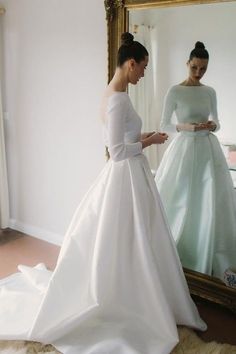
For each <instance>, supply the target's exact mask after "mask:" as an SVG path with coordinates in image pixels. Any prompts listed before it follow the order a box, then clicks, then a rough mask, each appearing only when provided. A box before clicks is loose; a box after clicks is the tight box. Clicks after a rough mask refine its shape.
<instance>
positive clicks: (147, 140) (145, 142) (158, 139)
mask: <svg viewBox="0 0 236 354" xmlns="http://www.w3.org/2000/svg"><path fill="white" fill-rule="evenodd" d="M167 139H168V135H167V134H166V133H158V132H149V133H143V134H142V135H141V143H142V147H143V149H144V148H145V147H147V146H150V145H153V144H164V142H165V141H166V140H167Z"/></svg>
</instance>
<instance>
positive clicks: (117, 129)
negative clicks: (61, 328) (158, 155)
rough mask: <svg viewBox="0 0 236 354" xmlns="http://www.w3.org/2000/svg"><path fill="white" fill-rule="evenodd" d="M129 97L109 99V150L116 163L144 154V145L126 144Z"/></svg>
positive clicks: (113, 96)
mask: <svg viewBox="0 0 236 354" xmlns="http://www.w3.org/2000/svg"><path fill="white" fill-rule="evenodd" d="M127 107H128V106H127V97H126V96H123V95H119V96H118V95H112V96H111V97H110V98H109V102H108V110H107V129H108V149H109V153H110V157H111V159H112V160H114V161H121V160H124V159H126V158H129V157H132V156H135V155H138V154H140V153H142V143H141V142H140V141H138V142H137V143H130V144H127V143H125V142H124V135H125V120H126V114H127Z"/></svg>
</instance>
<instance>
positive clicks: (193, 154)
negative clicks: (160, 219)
mask: <svg viewBox="0 0 236 354" xmlns="http://www.w3.org/2000/svg"><path fill="white" fill-rule="evenodd" d="M155 181H156V184H157V188H158V190H159V193H160V196H161V199H162V202H163V205H164V209H165V211H166V214H167V218H168V222H169V225H170V228H171V231H172V234H173V237H174V239H175V241H176V243H177V249H178V253H179V256H180V260H181V263H182V265H183V266H184V267H186V268H189V269H194V270H196V271H199V272H201V273H206V274H209V275H214V276H216V277H219V278H223V273H224V271H225V270H226V269H227V268H229V267H231V268H235V267H236V198H235V192H234V188H233V183H232V179H231V176H230V173H229V170H228V166H227V163H226V159H225V157H224V154H223V152H222V149H221V147H220V144H219V142H218V139H217V138H216V136H215V135H214V134H212V133H209V132H206V131H201V132H193V133H191V132H182V133H180V134H178V136H177V137H176V138H175V139H174V140H173V141H172V143H171V144H170V145H169V147H168V149H167V150H166V152H165V154H164V157H163V159H162V161H161V164H160V166H159V169H158V171H157V174H156V177H155Z"/></svg>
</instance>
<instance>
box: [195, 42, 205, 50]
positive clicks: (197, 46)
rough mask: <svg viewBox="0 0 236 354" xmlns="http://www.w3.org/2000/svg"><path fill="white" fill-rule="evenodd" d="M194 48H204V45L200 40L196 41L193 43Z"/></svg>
mask: <svg viewBox="0 0 236 354" xmlns="http://www.w3.org/2000/svg"><path fill="white" fill-rule="evenodd" d="M195 49H205V45H204V44H203V43H202V42H197V43H196V44H195Z"/></svg>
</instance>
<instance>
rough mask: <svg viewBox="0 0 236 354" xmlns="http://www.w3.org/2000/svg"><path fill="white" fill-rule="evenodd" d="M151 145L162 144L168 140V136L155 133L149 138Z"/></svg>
mask: <svg viewBox="0 0 236 354" xmlns="http://www.w3.org/2000/svg"><path fill="white" fill-rule="evenodd" d="M151 139H152V144H164V142H165V141H166V140H167V139H168V135H167V134H166V133H158V132H157V133H155V134H153V135H152V136H151Z"/></svg>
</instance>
